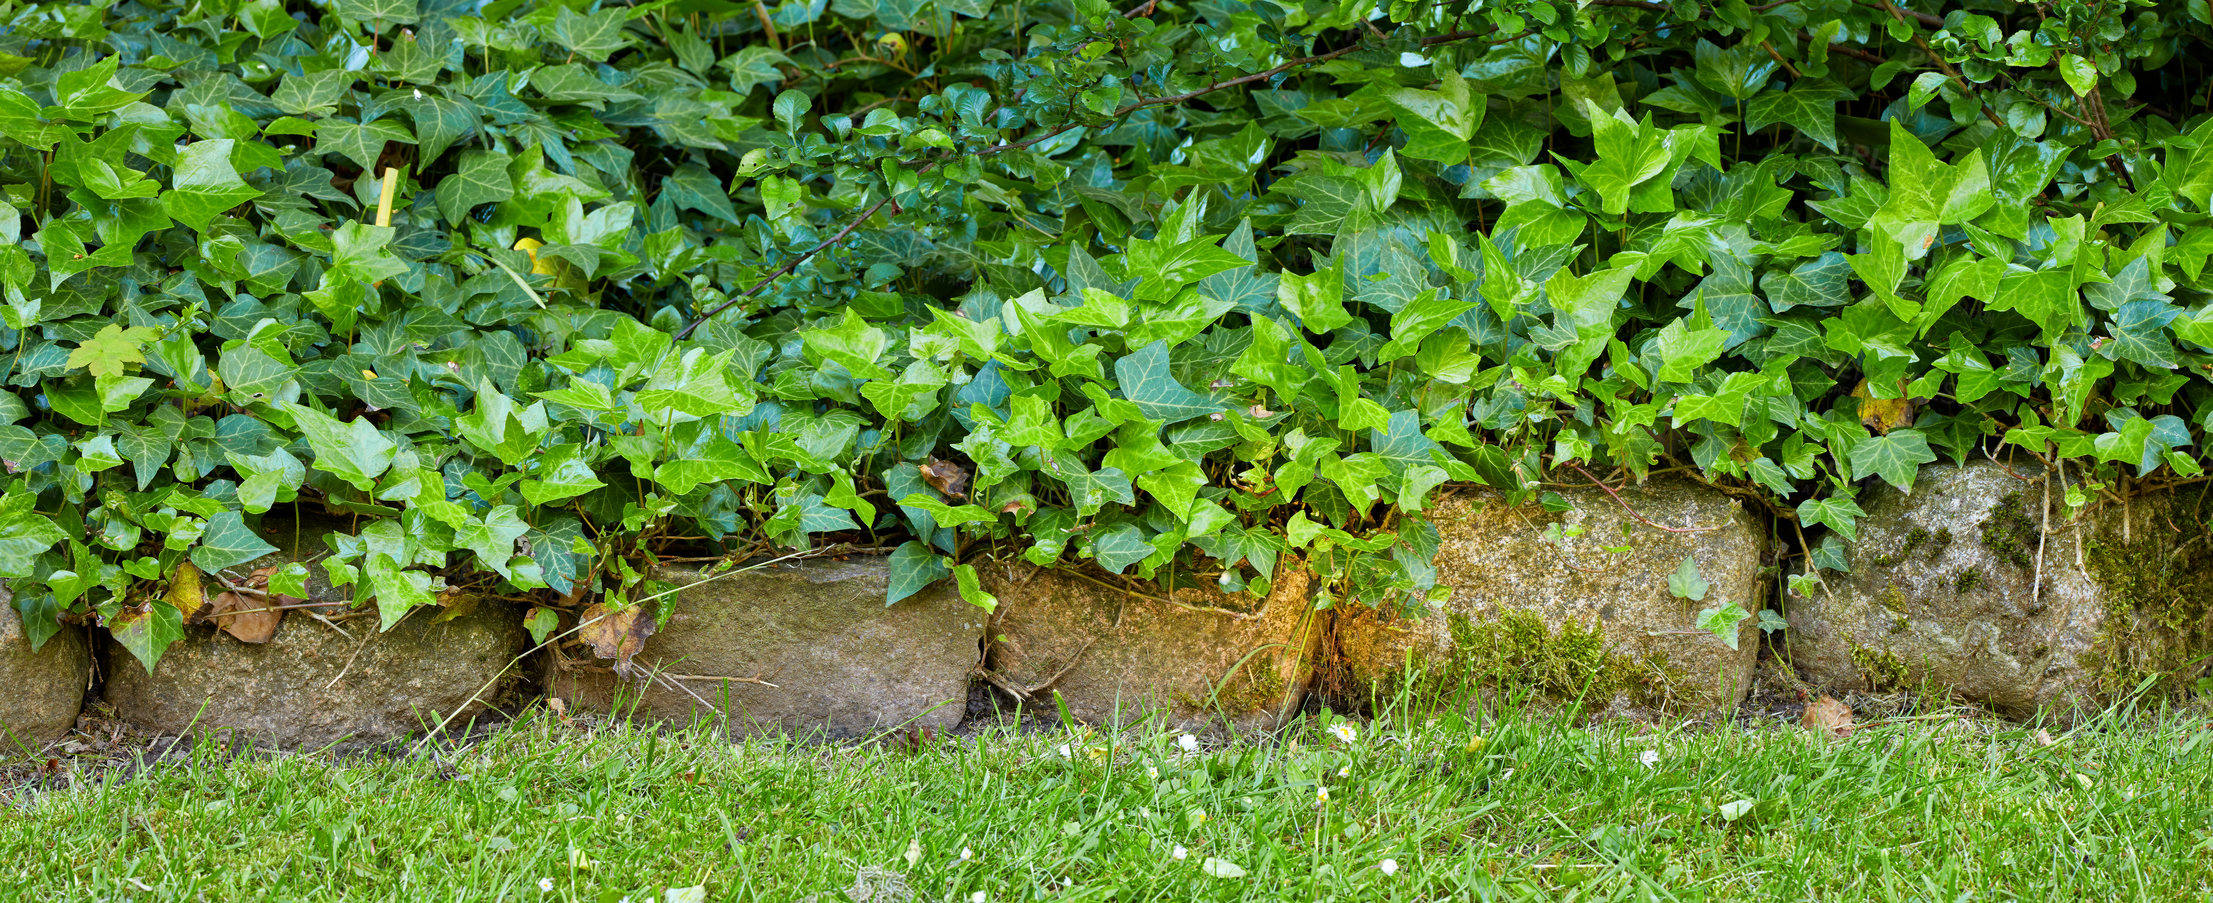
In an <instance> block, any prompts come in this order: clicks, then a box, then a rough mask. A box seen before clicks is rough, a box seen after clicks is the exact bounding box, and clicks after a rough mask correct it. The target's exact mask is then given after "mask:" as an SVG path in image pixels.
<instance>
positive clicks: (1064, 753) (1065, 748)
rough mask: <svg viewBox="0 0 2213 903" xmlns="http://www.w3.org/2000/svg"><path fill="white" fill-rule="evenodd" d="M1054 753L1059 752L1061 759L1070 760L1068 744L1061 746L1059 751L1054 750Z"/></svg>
mask: <svg viewBox="0 0 2213 903" xmlns="http://www.w3.org/2000/svg"><path fill="white" fill-rule="evenodd" d="M1053 751H1054V752H1057V753H1060V757H1061V758H1063V759H1066V758H1069V754H1068V744H1066V743H1063V744H1061V745H1060V747H1059V748H1057V749H1055V750H1053Z"/></svg>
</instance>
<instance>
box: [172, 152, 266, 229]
mask: <svg viewBox="0 0 2213 903" xmlns="http://www.w3.org/2000/svg"><path fill="white" fill-rule="evenodd" d="M235 143H236V142H233V141H232V140H230V139H228V138H219V139H215V140H210V141H195V142H193V143H192V144H191V145H189V146H187V147H186V148H185V149H184V150H183V151H180V152H179V153H178V154H177V165H176V177H175V178H174V179H172V180H171V182H170V186H171V187H170V189H169V190H168V191H166V192H163V193H162V196H161V209H162V211H163V212H165V213H167V214H169V215H170V216H171V217H174V218H175V219H176V220H177V222H180V223H183V224H185V225H187V226H191V227H192V229H193V231H196V232H201V233H205V232H207V231H208V225H209V224H210V223H211V222H213V221H214V219H215V217H216V216H217V215H219V214H221V213H222V212H223V211H225V210H229V209H231V208H232V207H236V206H238V205H240V204H243V203H245V202H247V201H250V200H253V199H254V198H257V197H260V196H261V190H260V189H258V188H255V187H253V186H251V185H248V184H246V180H245V179H241V178H239V177H238V170H237V169H236V168H234V167H232V166H231V148H232V147H233V145H234V144H235Z"/></svg>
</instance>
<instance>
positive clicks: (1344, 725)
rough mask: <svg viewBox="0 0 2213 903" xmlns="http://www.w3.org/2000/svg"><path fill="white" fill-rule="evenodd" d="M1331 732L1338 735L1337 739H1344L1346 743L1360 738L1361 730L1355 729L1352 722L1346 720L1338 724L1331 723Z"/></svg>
mask: <svg viewBox="0 0 2213 903" xmlns="http://www.w3.org/2000/svg"><path fill="white" fill-rule="evenodd" d="M1329 732H1330V733H1331V734H1334V735H1336V737H1337V739H1339V740H1343V741H1345V742H1346V743H1351V742H1352V741H1354V740H1358V739H1360V732H1359V731H1358V730H1356V729H1354V728H1353V726H1352V724H1351V723H1350V722H1346V721H1339V722H1337V723H1336V724H1332V725H1330V726H1329Z"/></svg>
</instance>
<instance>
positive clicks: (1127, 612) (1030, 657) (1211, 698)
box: [985, 558, 1321, 731]
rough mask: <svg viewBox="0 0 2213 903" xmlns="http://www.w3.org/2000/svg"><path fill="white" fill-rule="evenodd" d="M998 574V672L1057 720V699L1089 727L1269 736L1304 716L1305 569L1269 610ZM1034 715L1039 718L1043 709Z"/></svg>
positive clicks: (1293, 567)
mask: <svg viewBox="0 0 2213 903" xmlns="http://www.w3.org/2000/svg"><path fill="white" fill-rule="evenodd" d="M1073 567H1074V566H1070V567H1069V568H1049V569H1048V568H1035V567H1031V566H1029V565H1026V564H1022V565H1008V564H997V565H990V566H988V567H986V568H985V571H986V578H985V586H986V588H987V589H989V590H990V591H991V593H992V594H993V595H995V596H998V597H999V611H998V616H997V617H996V618H995V619H994V621H993V625H992V631H991V632H992V645H991V650H990V656H989V659H988V661H989V664H990V668H991V670H992V672H993V675H994V676H995V678H996V679H997V680H998V681H1000V682H1002V684H1003V685H1004V686H1007V687H1011V688H1012V689H1015V690H1018V691H1022V692H1025V693H1027V694H1028V695H1029V696H1030V697H1031V698H1032V699H1033V700H1034V703H1033V705H1034V706H1037V707H1042V712H1040V714H1044V713H1050V712H1052V711H1053V708H1052V694H1053V693H1054V692H1058V693H1059V694H1060V697H1061V699H1062V701H1063V702H1064V703H1065V704H1066V705H1067V706H1068V713H1069V715H1070V716H1072V717H1074V718H1075V719H1077V720H1078V721H1082V722H1085V723H1089V724H1107V723H1114V722H1116V721H1117V720H1119V722H1120V723H1124V724H1128V723H1133V722H1135V721H1137V720H1138V719H1139V718H1141V717H1147V716H1153V717H1159V718H1160V719H1161V721H1162V723H1163V724H1165V725H1167V726H1171V727H1175V728H1178V729H1183V730H1194V731H1198V730H1218V729H1221V728H1224V727H1232V726H1233V727H1235V728H1236V729H1238V730H1242V731H1251V730H1266V729H1271V728H1274V727H1277V726H1279V725H1281V724H1282V723H1283V722H1284V721H1285V720H1286V719H1288V718H1289V717H1290V716H1291V715H1292V714H1294V713H1296V712H1297V711H1298V707H1299V703H1300V702H1301V701H1302V700H1303V699H1304V698H1305V695H1306V689H1307V685H1308V683H1309V680H1308V678H1309V677H1310V676H1311V674H1312V668H1313V661H1314V653H1315V649H1316V643H1317V642H1318V641H1319V640H1320V637H1321V632H1320V630H1319V624H1318V618H1317V617H1316V614H1315V612H1314V610H1313V604H1312V601H1311V596H1312V594H1311V593H1310V592H1309V590H1310V587H1311V580H1310V578H1309V575H1308V574H1307V573H1306V571H1305V570H1304V569H1303V568H1302V566H1301V565H1300V563H1299V562H1297V561H1294V560H1291V559H1288V558H1286V559H1283V560H1281V561H1279V562H1278V563H1277V566H1276V573H1275V584H1274V586H1273V588H1272V589H1271V591H1270V592H1269V594H1268V596H1267V597H1266V598H1265V599H1257V600H1255V599H1249V598H1245V597H1232V596H1229V595H1227V594H1224V593H1220V592H1215V591H1211V590H1205V589H1193V588H1182V589H1178V590H1176V592H1175V594H1174V596H1172V597H1164V596H1163V595H1162V594H1161V593H1160V591H1159V589H1158V588H1157V587H1152V586H1142V587H1133V588H1129V589H1118V588H1116V587H1115V585H1114V584H1113V583H1112V582H1110V581H1113V580H1116V579H1117V578H1113V577H1112V576H1111V575H1098V576H1094V575H1091V574H1089V573H1086V572H1081V571H1077V570H1074V569H1073ZM1032 711H1039V710H1038V709H1037V708H1033V709H1032Z"/></svg>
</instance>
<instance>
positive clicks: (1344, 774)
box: [1337, 765, 1352, 778]
mask: <svg viewBox="0 0 2213 903" xmlns="http://www.w3.org/2000/svg"><path fill="white" fill-rule="evenodd" d="M1337 776H1338V777H1340V778H1349V777H1352V766H1350V765H1347V766H1345V767H1343V768H1339V769H1337Z"/></svg>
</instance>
